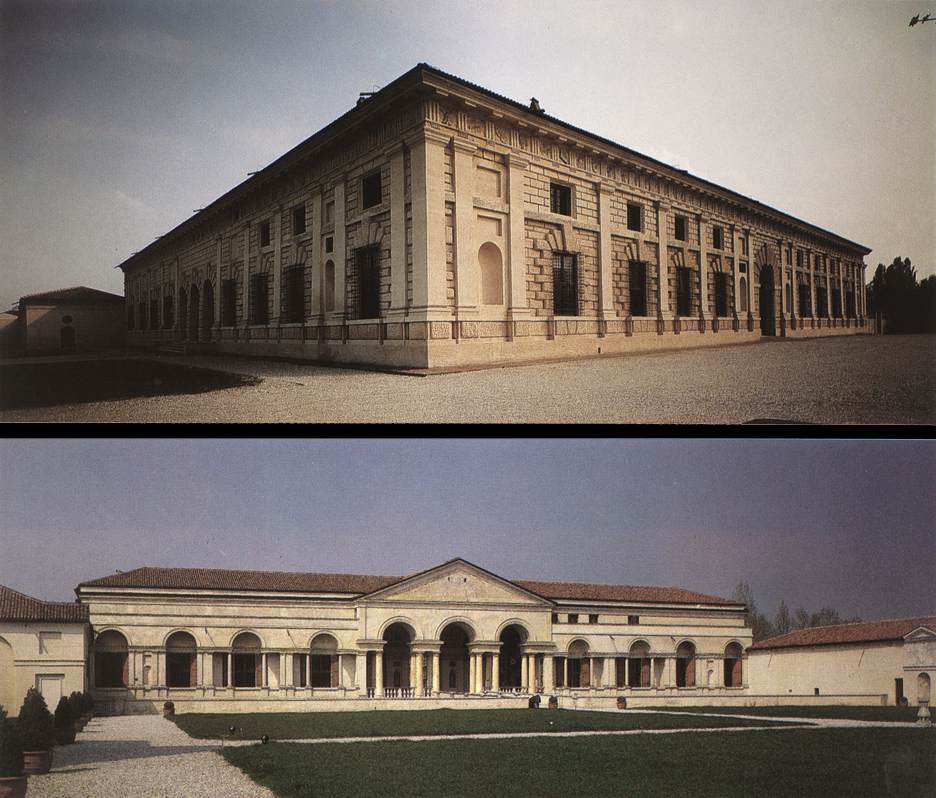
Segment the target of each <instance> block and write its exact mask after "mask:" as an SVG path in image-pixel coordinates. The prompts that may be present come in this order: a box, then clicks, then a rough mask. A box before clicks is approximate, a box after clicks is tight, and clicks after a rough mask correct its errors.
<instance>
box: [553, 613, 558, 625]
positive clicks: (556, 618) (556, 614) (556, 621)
mask: <svg viewBox="0 0 936 798" xmlns="http://www.w3.org/2000/svg"><path fill="white" fill-rule="evenodd" d="M552 622H553V623H559V613H558V612H554V613H553V614H552Z"/></svg>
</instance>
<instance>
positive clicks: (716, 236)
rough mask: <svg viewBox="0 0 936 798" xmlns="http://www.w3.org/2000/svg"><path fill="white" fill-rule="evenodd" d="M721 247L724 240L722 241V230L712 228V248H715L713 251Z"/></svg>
mask: <svg viewBox="0 0 936 798" xmlns="http://www.w3.org/2000/svg"><path fill="white" fill-rule="evenodd" d="M723 245H724V240H723V235H722V229H721V228H720V227H713V228H712V246H713V247H715V249H721V248H722V246H723Z"/></svg>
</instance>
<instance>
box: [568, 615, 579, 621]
mask: <svg viewBox="0 0 936 798" xmlns="http://www.w3.org/2000/svg"><path fill="white" fill-rule="evenodd" d="M569 623H578V615H577V614H576V613H569Z"/></svg>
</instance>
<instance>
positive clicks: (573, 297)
mask: <svg viewBox="0 0 936 798" xmlns="http://www.w3.org/2000/svg"><path fill="white" fill-rule="evenodd" d="M553 313H554V314H555V315H556V316H577V315H578V259H577V258H576V256H575V255H569V254H567V253H565V252H557V253H556V254H555V257H554V258H553Z"/></svg>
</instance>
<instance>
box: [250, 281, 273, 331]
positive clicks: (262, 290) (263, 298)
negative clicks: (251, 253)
mask: <svg viewBox="0 0 936 798" xmlns="http://www.w3.org/2000/svg"><path fill="white" fill-rule="evenodd" d="M269 297H270V295H269V281H268V279H267V275H266V274H254V275H251V277H250V323H251V324H267V323H269V320H270V311H269V305H268V304H267V303H268V301H269Z"/></svg>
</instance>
